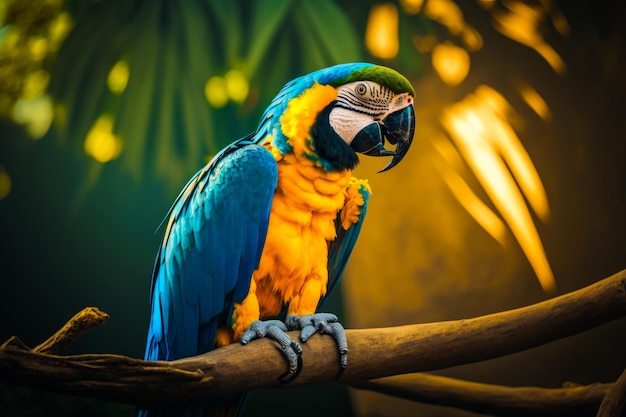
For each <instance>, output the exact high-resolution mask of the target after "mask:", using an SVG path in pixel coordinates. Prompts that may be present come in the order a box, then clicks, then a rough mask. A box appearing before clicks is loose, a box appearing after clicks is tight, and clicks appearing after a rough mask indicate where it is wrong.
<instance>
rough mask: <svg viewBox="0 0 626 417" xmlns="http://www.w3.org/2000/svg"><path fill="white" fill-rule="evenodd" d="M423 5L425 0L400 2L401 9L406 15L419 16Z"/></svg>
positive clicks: (401, 0)
mask: <svg viewBox="0 0 626 417" xmlns="http://www.w3.org/2000/svg"><path fill="white" fill-rule="evenodd" d="M423 4H424V0H400V7H402V10H404V12H405V13H406V14H418V13H419V12H420V11H421V10H422V5H423Z"/></svg>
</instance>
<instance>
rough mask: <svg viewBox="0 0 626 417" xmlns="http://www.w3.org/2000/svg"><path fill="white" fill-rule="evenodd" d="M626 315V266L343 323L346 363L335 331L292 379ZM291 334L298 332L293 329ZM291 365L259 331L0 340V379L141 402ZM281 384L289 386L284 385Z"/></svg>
mask: <svg viewBox="0 0 626 417" xmlns="http://www.w3.org/2000/svg"><path fill="white" fill-rule="evenodd" d="M624 315H626V270H624V271H621V272H619V273H617V274H615V275H613V276H611V277H609V278H606V279H604V280H602V281H600V282H597V283H595V284H593V285H590V286H588V287H585V288H583V289H581V290H578V291H574V292H571V293H568V294H565V295H562V296H560V297H557V298H553V299H550V300H547V301H544V302H541V303H538V304H534V305H532V306H528V307H524V308H519V309H515V310H510V311H506V312H502V313H497V314H491V315H487V316H482V317H477V318H472V319H467V320H455V321H447V322H441V323H427V324H415V325H409V326H399V327H392V328H380V329H362V330H347V331H346V335H347V338H348V346H349V349H350V352H349V356H348V367H347V369H345V370H344V371H341V370H340V367H339V355H338V353H337V349H336V345H335V343H334V341H333V340H332V338H330V337H329V336H325V335H317V336H315V337H312V338H311V339H309V341H307V342H306V343H304V344H303V346H302V347H303V355H302V358H303V369H302V372H301V373H300V375H299V376H298V377H297V378H296V379H295V380H294V381H293V382H291V383H290V384H288V385H287V386H297V385H304V384H311V383H324V382H331V381H335V382H342V383H352V382H356V381H363V380H368V379H374V378H381V377H387V376H391V375H399V374H406V373H412V372H423V371H428V370H435V369H443V368H447V367H452V366H457V365H462V364H467V363H472V362H477V361H482V360H486V359H490V358H495V357H499V356H504V355H507V354H510V353H514V352H519V351H522V350H526V349H529V348H532V347H535V346H539V345H543V344H545V343H548V342H551V341H554V340H557V339H560V338H563V337H567V336H570V335H573V334H576V333H579V332H582V331H585V330H587V329H590V328H593V327H596V326H599V325H601V324H604V323H607V322H609V321H612V320H615V319H617V318H619V317H622V316H624ZM291 336H292V337H293V338H297V337H298V334H297V332H292V333H291ZM286 369H287V364H286V361H285V358H284V356H283V354H282V352H281V351H280V346H279V345H278V344H277V343H275V342H273V341H271V340H266V339H262V340H258V341H254V342H252V343H250V344H249V345H247V346H241V345H239V344H232V345H229V346H225V347H223V348H220V349H216V350H214V351H212V352H209V353H207V354H204V355H199V356H195V357H192V358H185V359H181V360H177V361H173V362H146V361H142V360H138V359H132V358H128V357H124V356H119V355H73V356H65V357H64V356H57V355H49V354H43V353H40V352H36V351H33V350H29V349H28V348H26V347H25V346H24V345H23V344H22V343H21V342H20V341H19V340H18V339H17V338H12V339H10V340H9V341H7V342H6V343H5V344H4V345H3V346H2V347H1V348H0V378H1V379H3V380H5V381H8V382H13V383H19V384H23V385H28V386H32V387H38V388H43V389H47V390H50V391H56V392H62V393H66V394H72V395H82V396H91V397H97V398H103V399H108V400H114V401H119V402H124V403H129V404H135V405H140V406H159V405H164V404H167V403H171V402H173V401H175V400H181V399H190V398H199V397H204V396H210V395H218V394H226V393H233V392H238V391H243V390H249V389H256V388H270V387H279V386H281V384H280V382H279V378H280V377H281V375H282V374H283V373H284V372H285V371H286ZM282 386H283V387H284V386H285V385H282Z"/></svg>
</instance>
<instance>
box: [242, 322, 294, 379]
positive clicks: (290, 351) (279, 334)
mask: <svg viewBox="0 0 626 417" xmlns="http://www.w3.org/2000/svg"><path fill="white" fill-rule="evenodd" d="M287 330H288V329H287V326H285V323H283V322H282V321H280V320H266V321H262V320H257V321H255V322H253V323H252V324H251V325H250V327H248V329H247V330H246V331H245V332H244V333H243V336H241V344H242V345H247V344H248V343H249V342H250V341H252V340H254V339H261V338H263V337H269V338H270V339H272V340H275V341H277V342H278V343H280V346H281V347H282V348H283V353H284V354H285V356H286V357H287V360H288V361H289V374H290V375H292V377H291V378H289V379H288V380H285V381H286V382H289V381H291V380H292V379H293V378H295V377H296V376H297V375H298V374H299V373H300V370H301V369H302V347H301V346H300V344H299V343H298V342H296V341H295V340H293V339H292V338H291V337H289V336H288V335H287V334H286V333H285V332H286V331H287ZM284 377H285V375H283V377H281V381H282V380H283V379H284Z"/></svg>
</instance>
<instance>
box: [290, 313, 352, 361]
mask: <svg viewBox="0 0 626 417" xmlns="http://www.w3.org/2000/svg"><path fill="white" fill-rule="evenodd" d="M285 324H286V325H287V328H288V329H289V330H300V340H301V341H302V342H306V341H307V340H308V339H309V337H311V336H312V335H313V334H315V333H316V332H320V333H325V334H329V335H331V336H332V337H333V339H335V342H336V343H337V348H339V356H340V361H341V367H342V368H345V367H346V366H348V340H347V339H346V332H345V330H344V328H343V326H342V325H341V323H339V319H338V318H337V316H335V315H334V314H332V313H315V314H309V315H306V316H295V315H292V314H290V315H288V316H287V319H286V320H285Z"/></svg>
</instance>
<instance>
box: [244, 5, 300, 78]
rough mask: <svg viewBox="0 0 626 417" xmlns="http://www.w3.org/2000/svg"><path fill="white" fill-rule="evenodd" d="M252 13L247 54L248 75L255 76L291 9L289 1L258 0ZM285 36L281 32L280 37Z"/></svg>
mask: <svg viewBox="0 0 626 417" xmlns="http://www.w3.org/2000/svg"><path fill="white" fill-rule="evenodd" d="M254 4H255V6H256V7H255V8H254V10H253V13H252V23H251V28H252V29H251V31H250V47H249V50H248V54H247V63H248V69H249V74H250V75H252V74H255V73H256V71H257V70H258V68H259V65H260V63H261V61H262V60H263V58H264V56H265V55H266V54H267V51H268V49H269V47H270V45H271V42H272V40H273V39H274V36H275V35H276V33H277V32H278V30H279V29H280V28H281V25H282V24H283V23H284V20H285V18H286V16H287V11H288V10H289V9H290V8H291V5H292V1H291V0H259V1H257V2H256V3H254ZM285 35H286V34H285V33H284V32H283V34H282V36H285Z"/></svg>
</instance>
